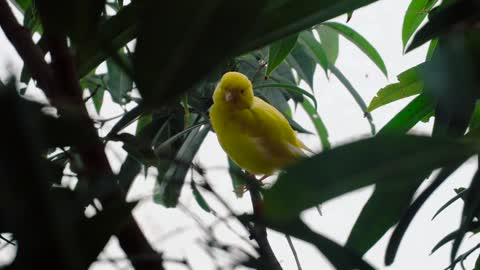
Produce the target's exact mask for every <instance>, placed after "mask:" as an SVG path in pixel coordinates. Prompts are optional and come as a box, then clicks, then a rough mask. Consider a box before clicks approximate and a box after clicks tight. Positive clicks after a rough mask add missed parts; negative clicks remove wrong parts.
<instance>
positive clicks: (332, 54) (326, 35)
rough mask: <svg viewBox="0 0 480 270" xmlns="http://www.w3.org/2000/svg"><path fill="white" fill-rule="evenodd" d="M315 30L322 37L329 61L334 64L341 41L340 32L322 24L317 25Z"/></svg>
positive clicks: (321, 40)
mask: <svg viewBox="0 0 480 270" xmlns="http://www.w3.org/2000/svg"><path fill="white" fill-rule="evenodd" d="M315 31H317V33H318V36H319V37H320V43H321V44H322V47H323V49H324V50H325V53H326V54H327V58H328V61H329V62H330V63H331V64H332V65H334V64H335V62H336V61H337V58H338V51H339V43H340V42H339V35H338V32H337V31H334V30H332V29H330V28H328V27H326V26H323V25H321V24H320V25H318V26H317V27H315Z"/></svg>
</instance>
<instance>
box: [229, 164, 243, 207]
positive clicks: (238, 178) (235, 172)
mask: <svg viewBox="0 0 480 270" xmlns="http://www.w3.org/2000/svg"><path fill="white" fill-rule="evenodd" d="M227 159H228V173H229V174H230V178H231V179H232V186H233V191H234V192H235V195H237V198H241V197H243V194H244V188H245V184H246V181H245V179H246V177H247V176H246V174H245V172H244V171H243V170H242V168H240V166H238V165H237V164H236V163H235V162H234V161H233V160H231V159H230V157H227Z"/></svg>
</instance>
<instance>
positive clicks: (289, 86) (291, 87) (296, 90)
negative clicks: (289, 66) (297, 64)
mask: <svg viewBox="0 0 480 270" xmlns="http://www.w3.org/2000/svg"><path fill="white" fill-rule="evenodd" d="M263 88H282V89H285V90H287V91H289V92H294V93H296V94H301V95H304V96H307V97H309V98H310V99H311V100H312V101H313V104H314V105H315V109H316V108H317V100H316V99H315V96H313V95H312V94H310V93H309V92H307V91H306V90H304V89H302V88H300V87H298V86H296V85H292V84H284V83H272V84H262V85H258V86H255V87H254V89H257V90H258V89H263Z"/></svg>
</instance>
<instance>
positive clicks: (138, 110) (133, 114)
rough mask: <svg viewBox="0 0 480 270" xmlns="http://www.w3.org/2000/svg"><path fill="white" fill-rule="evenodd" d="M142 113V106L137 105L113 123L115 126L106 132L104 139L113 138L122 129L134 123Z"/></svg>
mask: <svg viewBox="0 0 480 270" xmlns="http://www.w3.org/2000/svg"><path fill="white" fill-rule="evenodd" d="M143 112H144V107H143V105H142V104H138V105H137V106H136V107H135V108H133V109H131V110H129V111H128V112H127V113H126V114H125V115H124V116H123V117H122V118H120V120H119V121H118V122H117V123H115V125H114V126H113V127H112V129H111V130H110V132H108V134H107V136H105V137H106V138H110V137H111V136H114V135H115V134H117V133H118V132H120V131H121V130H122V129H124V128H125V127H127V126H129V125H130V124H132V123H133V122H135V121H136V120H137V119H138V118H139V117H140V115H142V113H143Z"/></svg>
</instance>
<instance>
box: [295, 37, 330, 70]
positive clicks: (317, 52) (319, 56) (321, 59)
mask: <svg viewBox="0 0 480 270" xmlns="http://www.w3.org/2000/svg"><path fill="white" fill-rule="evenodd" d="M300 40H301V41H302V42H303V43H304V45H305V47H306V48H308V50H307V52H308V53H310V54H311V55H312V56H311V57H312V58H313V59H315V60H316V62H317V63H318V64H320V66H321V67H322V68H323V70H324V71H325V75H326V76H327V78H328V69H329V65H330V63H329V62H328V58H327V54H326V52H325V50H324V49H323V48H322V45H320V43H319V42H318V41H317V40H316V39H315V37H314V36H313V34H312V32H310V31H304V32H302V33H301V34H300Z"/></svg>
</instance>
